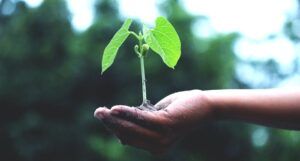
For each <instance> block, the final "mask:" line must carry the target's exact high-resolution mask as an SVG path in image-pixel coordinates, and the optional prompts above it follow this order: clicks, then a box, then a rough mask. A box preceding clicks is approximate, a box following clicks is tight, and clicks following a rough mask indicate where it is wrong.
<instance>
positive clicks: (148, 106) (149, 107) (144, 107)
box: [137, 100, 158, 111]
mask: <svg viewBox="0 0 300 161" xmlns="http://www.w3.org/2000/svg"><path fill="white" fill-rule="evenodd" d="M137 108H138V109H140V110H145V111H157V110H158V109H156V108H155V107H154V105H152V104H151V103H150V101H149V100H147V101H145V102H143V103H142V104H141V105H140V106H138V107H137Z"/></svg>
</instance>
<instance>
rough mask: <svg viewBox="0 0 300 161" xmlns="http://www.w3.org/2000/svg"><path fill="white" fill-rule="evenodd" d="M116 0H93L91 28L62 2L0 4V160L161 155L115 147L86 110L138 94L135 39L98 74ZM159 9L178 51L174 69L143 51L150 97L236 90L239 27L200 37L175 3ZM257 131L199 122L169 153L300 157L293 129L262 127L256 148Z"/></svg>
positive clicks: (6, 0) (115, 17) (113, 26)
mask: <svg viewBox="0 0 300 161" xmlns="http://www.w3.org/2000/svg"><path fill="white" fill-rule="evenodd" d="M116 4H117V3H116V1H114V0H98V1H96V5H95V9H96V16H95V17H96V18H95V21H94V23H93V25H92V26H91V27H90V28H89V29H88V30H86V31H85V32H83V33H76V32H74V31H73V29H72V26H71V23H70V14H69V11H68V10H67V7H66V4H65V2H64V1H62V0H51V1H50V0H49V1H46V0H45V1H44V2H43V3H42V5H41V6H39V7H38V8H29V7H27V5H26V4H25V3H24V2H22V1H18V2H16V1H12V0H2V1H1V2H0V105H1V107H2V112H1V113H0V116H1V117H0V120H1V121H0V126H1V127H0V135H1V138H0V147H1V151H0V154H1V158H3V159H4V158H5V160H12V161H32V160H43V161H48V160H49V161H51V160H66V161H67V160H70V161H71V160H72V161H77V160H78V161H80V160H95V161H100V160H101V161H102V160H109V161H114V160H118V161H135V160H136V161H139V160H144V161H151V160H158V158H155V157H153V156H150V155H149V154H147V153H145V152H143V151H141V150H137V149H134V148H130V147H124V146H122V145H120V144H119V143H118V141H117V140H116V138H114V137H113V136H112V135H111V133H109V131H107V130H106V129H105V128H104V127H103V126H102V124H100V123H98V121H97V120H96V119H94V118H93V117H92V114H93V111H94V109H95V108H97V107H98V106H102V105H108V106H109V105H113V104H117V103H122V104H128V105H137V103H139V100H141V98H139V97H141V94H138V93H139V92H140V89H139V86H136V84H139V83H140V82H139V77H140V75H139V62H138V61H137V60H136V56H135V54H134V53H133V52H132V48H130V47H131V46H133V45H134V44H135V42H134V39H130V41H128V42H126V43H128V45H124V46H123V47H122V48H121V50H120V52H122V53H120V54H119V55H118V57H117V58H116V60H115V61H118V63H116V64H115V65H114V68H112V69H111V70H110V71H109V72H107V73H106V74H107V76H106V77H103V78H102V77H100V69H99V67H100V64H99V60H100V56H101V55H100V53H101V51H103V49H104V47H105V46H106V43H107V40H109V39H110V38H111V37H112V36H113V34H114V33H115V31H116V30H117V29H118V27H119V26H120V25H121V24H122V21H123V20H122V19H121V18H120V15H119V13H118V8H117V5H116ZM159 7H160V9H161V11H162V13H163V14H164V15H165V16H166V17H167V18H168V19H169V20H170V21H171V22H172V24H174V26H175V27H176V30H178V33H179V34H180V37H181V40H182V47H183V49H182V58H181V60H180V61H179V64H178V65H177V66H176V70H175V71H173V70H170V69H168V68H167V67H165V66H164V65H163V64H162V63H160V61H161V60H160V58H159V56H158V55H156V56H151V57H149V58H147V61H146V69H147V75H148V81H149V82H150V83H149V85H150V86H149V98H151V100H153V101H154V102H155V101H158V100H159V99H161V98H162V97H164V96H165V95H167V94H169V93H172V92H175V91H179V90H187V89H194V88H199V89H213V88H236V87H239V86H238V85H239V83H238V82H237V81H236V80H237V79H236V77H235V73H234V68H235V62H236V61H237V60H236V57H235V55H234V52H233V50H232V45H233V43H234V41H235V39H236V38H237V37H238V34H234V33H233V34H226V35H224V34H218V35H215V36H213V37H210V38H205V39H204V38H198V37H196V36H195V34H194V33H193V32H192V30H191V26H192V25H193V24H194V23H195V22H196V21H201V20H202V19H203V17H196V16H192V15H190V14H189V13H188V12H187V11H185V9H184V8H183V7H182V6H181V5H180V3H179V2H178V1H176V0H166V1H164V2H163V3H162V4H160V5H159ZM132 27H133V28H140V27H141V24H140V23H135V24H133V26H132ZM129 44H130V45H129ZM153 55H155V54H153ZM147 66H148V67H147ZM150 67H151V68H150ZM245 86H247V85H245ZM256 129H257V127H253V126H246V125H244V124H236V123H235V124H232V123H231V124H229V123H219V124H209V125H205V127H202V128H200V129H199V130H198V132H197V133H195V134H192V135H191V136H189V137H187V138H186V139H185V140H183V141H182V144H181V145H179V146H177V147H176V148H174V149H173V150H172V151H171V153H170V158H171V159H172V160H190V161H193V160H206V161H215V160H216V161H217V160H223V161H224V160H225V161H226V160H246V161H247V160H249V161H250V160H271V159H272V160H296V158H299V157H300V156H299V154H298V152H297V151H296V149H297V147H299V146H300V145H299V141H294V140H292V139H293V138H294V137H295V136H298V135H296V134H294V133H292V135H291V136H290V133H289V132H286V131H280V130H276V131H272V133H271V131H270V130H269V129H265V131H266V132H267V134H268V136H269V141H268V144H266V145H265V146H261V147H255V146H253V144H252V140H251V138H252V135H251V134H252V132H253V131H254V132H255V130H256ZM274 152H275V153H274ZM216 153H217V154H216ZM273 153H274V154H273ZM271 154H272V155H271ZM170 158H167V160H169V159H170Z"/></svg>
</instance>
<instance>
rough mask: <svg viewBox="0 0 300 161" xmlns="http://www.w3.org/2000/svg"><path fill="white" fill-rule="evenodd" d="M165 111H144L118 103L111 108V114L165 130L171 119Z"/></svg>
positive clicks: (155, 128)
mask: <svg viewBox="0 0 300 161" xmlns="http://www.w3.org/2000/svg"><path fill="white" fill-rule="evenodd" d="M164 112H165V111H143V110H140V109H137V108H133V107H128V106H123V105H118V106H114V107H112V108H111V114H112V115H113V116H117V117H120V118H123V119H125V120H128V121H132V122H134V123H136V124H138V125H141V126H144V127H147V128H149V129H152V130H163V129H162V128H163V127H164V126H165V125H167V124H168V122H169V121H170V120H168V119H167V118H166V117H164Z"/></svg>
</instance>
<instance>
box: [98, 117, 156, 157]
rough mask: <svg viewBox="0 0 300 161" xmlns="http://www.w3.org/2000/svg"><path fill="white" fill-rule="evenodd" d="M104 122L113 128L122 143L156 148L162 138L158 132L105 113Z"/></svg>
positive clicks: (146, 148) (148, 148) (147, 148)
mask: <svg viewBox="0 0 300 161" xmlns="http://www.w3.org/2000/svg"><path fill="white" fill-rule="evenodd" d="M102 120H103V122H104V123H105V124H106V125H107V126H108V127H109V128H111V130H112V131H113V132H114V133H115V135H116V136H117V137H118V138H119V139H120V140H121V143H122V144H127V145H132V146H135V147H138V148H142V149H145V150H148V151H150V150H153V149H155V147H156V145H158V144H157V143H156V141H157V140H159V139H160V138H161V135H160V134H159V133H158V132H155V131H151V130H148V129H146V128H143V127H141V126H139V125H137V124H135V123H132V122H130V121H126V120H123V119H120V118H117V117H114V116H112V115H110V114H109V113H105V114H104V117H103V119H102Z"/></svg>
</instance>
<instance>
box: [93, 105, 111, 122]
mask: <svg viewBox="0 0 300 161" xmlns="http://www.w3.org/2000/svg"><path fill="white" fill-rule="evenodd" d="M105 113H109V110H108V109H107V108H106V107H99V108H97V109H96V110H95V112H94V117H96V118H97V119H100V120H101V119H102V118H103V117H104V114H105Z"/></svg>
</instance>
